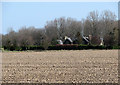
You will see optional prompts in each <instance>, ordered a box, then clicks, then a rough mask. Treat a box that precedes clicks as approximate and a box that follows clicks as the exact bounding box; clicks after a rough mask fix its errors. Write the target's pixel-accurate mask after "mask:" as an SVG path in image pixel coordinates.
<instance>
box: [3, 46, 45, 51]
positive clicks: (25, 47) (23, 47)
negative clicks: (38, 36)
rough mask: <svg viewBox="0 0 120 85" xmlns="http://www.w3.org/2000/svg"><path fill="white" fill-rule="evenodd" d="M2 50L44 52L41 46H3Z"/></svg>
mask: <svg viewBox="0 0 120 85" xmlns="http://www.w3.org/2000/svg"><path fill="white" fill-rule="evenodd" d="M3 48H4V49H5V50H10V51H26V50H45V49H44V47H43V46H3Z"/></svg>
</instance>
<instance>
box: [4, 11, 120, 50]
mask: <svg viewBox="0 0 120 85" xmlns="http://www.w3.org/2000/svg"><path fill="white" fill-rule="evenodd" d="M118 31H119V29H118V20H117V17H116V15H115V14H114V13H113V12H111V11H109V10H105V11H103V12H102V13H100V14H99V13H98V11H92V12H90V13H89V14H88V16H87V17H86V19H82V20H80V21H78V20H76V19H73V18H70V17H69V18H65V17H61V18H58V19H54V20H52V21H47V23H46V25H45V26H44V28H41V29H37V28H35V27H28V28H26V27H22V28H21V29H20V30H19V31H18V32H15V31H14V30H11V31H10V32H9V33H7V34H5V35H2V46H29V45H35V46H43V47H44V48H47V47H48V46H49V45H56V44H57V40H58V39H61V40H63V39H64V37H65V36H68V37H70V38H71V39H74V38H79V37H81V36H89V35H92V40H91V44H92V45H98V42H100V38H103V39H104V45H107V46H110V45H112V46H113V45H118V44H120V42H119V41H118V34H119V33H118ZM79 44H81V42H79Z"/></svg>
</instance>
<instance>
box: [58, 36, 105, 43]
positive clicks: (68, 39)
mask: <svg viewBox="0 0 120 85" xmlns="http://www.w3.org/2000/svg"><path fill="white" fill-rule="evenodd" d="M92 38H94V37H92V36H91V35H89V37H86V36H82V41H81V44H85V45H89V44H91V41H92V40H93V39H92ZM95 39H96V38H95ZM57 42H58V44H60V45H62V44H80V43H79V40H78V39H77V38H75V39H71V38H69V37H67V36H65V38H64V41H62V40H57ZM100 42H101V43H99V45H103V44H104V43H103V38H100Z"/></svg>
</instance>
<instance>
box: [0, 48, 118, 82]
mask: <svg viewBox="0 0 120 85" xmlns="http://www.w3.org/2000/svg"><path fill="white" fill-rule="evenodd" d="M2 82H3V83H118V50H69V51H68V50H61V51H41V52H31V51H30V52H3V53H2Z"/></svg>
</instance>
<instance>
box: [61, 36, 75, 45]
mask: <svg viewBox="0 0 120 85" xmlns="http://www.w3.org/2000/svg"><path fill="white" fill-rule="evenodd" d="M72 43H73V41H72V39H71V38H69V37H67V36H65V41H64V42H63V44H72Z"/></svg>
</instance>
